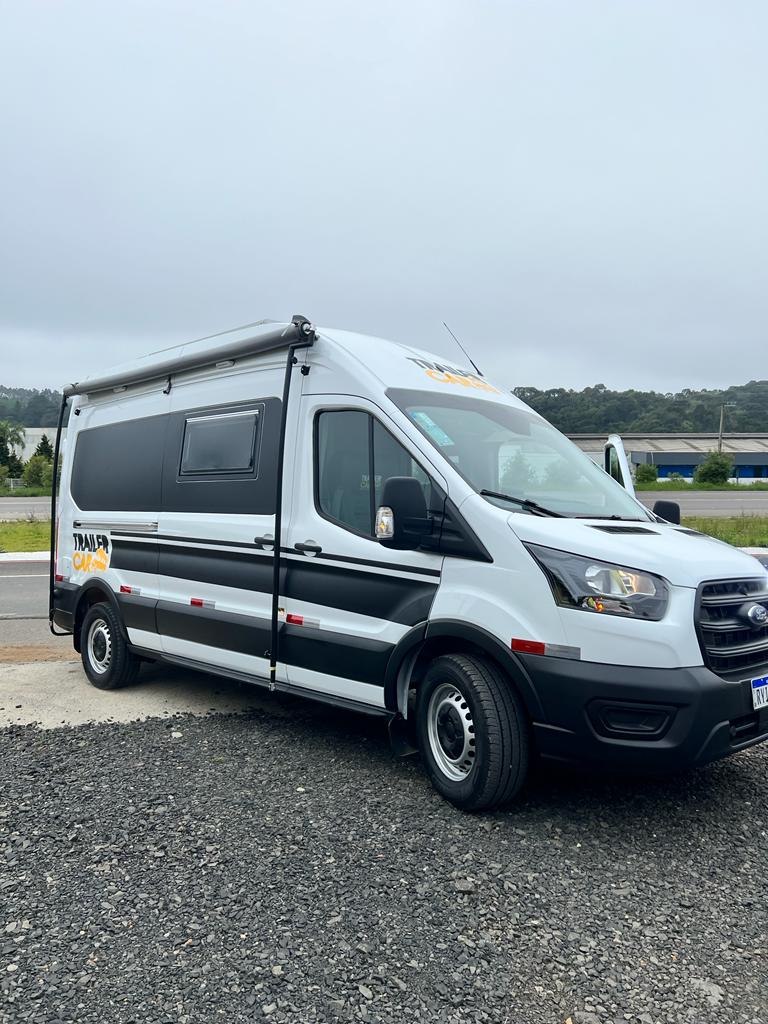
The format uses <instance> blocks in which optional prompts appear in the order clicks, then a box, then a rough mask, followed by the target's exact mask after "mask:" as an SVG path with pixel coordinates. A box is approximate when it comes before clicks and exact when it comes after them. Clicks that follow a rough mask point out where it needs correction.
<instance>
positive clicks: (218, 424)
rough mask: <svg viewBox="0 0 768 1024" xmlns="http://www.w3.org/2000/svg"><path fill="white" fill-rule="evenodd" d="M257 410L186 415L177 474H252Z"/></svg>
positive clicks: (254, 464)
mask: <svg viewBox="0 0 768 1024" xmlns="http://www.w3.org/2000/svg"><path fill="white" fill-rule="evenodd" d="M257 429H258V410H254V409H247V410H244V411H242V412H229V413H220V414H218V415H214V416H210V415H209V416H190V417H188V419H187V421H186V423H185V425H184V442H183V444H182V449H181V469H180V474H181V476H200V475H206V476H208V475H211V474H222V473H225V474H230V473H253V471H254V469H255V466H256V435H257Z"/></svg>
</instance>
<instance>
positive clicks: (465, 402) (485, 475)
mask: <svg viewBox="0 0 768 1024" xmlns="http://www.w3.org/2000/svg"><path fill="white" fill-rule="evenodd" d="M387 396H388V397H389V398H390V399H391V400H392V401H393V402H394V403H395V405H397V407H398V408H399V409H400V410H401V411H402V412H404V413H405V415H406V416H407V417H408V419H409V420H410V421H411V422H412V423H413V424H414V426H416V427H417V428H418V429H419V430H420V431H421V433H422V434H423V435H424V436H425V437H426V438H427V439H428V440H429V442H430V443H431V444H432V445H434V446H435V448H437V450H438V451H439V452H440V454H441V455H443V456H444V457H445V458H446V459H447V460H448V462H450V463H451V464H452V465H453V466H454V467H455V469H456V470H458V472H459V473H460V474H461V475H462V476H463V477H464V479H465V480H466V481H467V482H468V483H469V484H471V485H472V487H474V489H475V490H476V491H478V492H483V491H496V492H498V493H499V494H505V495H509V496H510V497H513V498H516V499H522V500H524V501H529V502H531V503H534V504H535V505H539V506H543V507H544V508H545V509H551V510H552V511H553V512H555V513H557V514H559V515H564V516H572V517H580V516H583V517H585V518H617V519H636V520H650V519H651V518H652V517H651V515H650V513H647V512H645V510H644V509H643V508H642V506H640V505H639V504H638V502H636V501H635V500H634V498H632V497H631V495H629V494H627V492H626V491H625V490H624V488H623V487H622V486H621V485H620V484H618V483H616V481H615V480H612V479H611V477H610V476H608V474H607V473H606V472H604V470H603V469H602V468H601V467H600V466H598V465H597V464H596V463H594V462H593V461H592V460H591V459H590V458H589V456H588V455H585V454H584V452H582V451H581V449H580V448H577V447H576V445H575V444H573V443H572V442H571V441H569V440H568V438H567V437H565V436H564V435H563V434H561V433H560V431H559V430H556V429H555V428H554V427H553V426H551V424H549V423H547V421H546V420H543V419H541V417H540V416H537V415H536V414H535V413H533V412H531V411H530V410H528V409H525V408H516V407H515V406H513V405H506V404H503V403H502V402H494V401H492V400H488V399H482V398H470V397H468V396H464V395H436V394H434V392H431V391H411V390H406V389H402V388H390V389H389V390H388V391H387ZM484 497H485V498H486V500H487V501H490V502H491V503H492V504H494V505H498V506H499V507H500V508H508V509H510V510H514V511H516V512H522V513H525V512H529V513H531V512H533V513H534V514H535V509H531V508H526V507H525V506H523V505H521V504H520V503H519V500H518V501H517V502H512V501H507V500H506V499H504V498H501V497H491V496H489V495H484Z"/></svg>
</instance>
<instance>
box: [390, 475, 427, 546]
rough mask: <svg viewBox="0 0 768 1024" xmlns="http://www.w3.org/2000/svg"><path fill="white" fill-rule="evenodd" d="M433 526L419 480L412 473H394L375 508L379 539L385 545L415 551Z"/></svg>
mask: <svg viewBox="0 0 768 1024" xmlns="http://www.w3.org/2000/svg"><path fill="white" fill-rule="evenodd" d="M431 529H432V524H431V522H430V520H429V519H428V517H427V501H426V498H425V497H424V489H423V488H422V486H421V484H420V483H419V481H418V480H416V479H414V477H412V476H391V477H390V478H389V479H388V480H387V481H386V483H385V484H384V491H383V493H382V496H381V505H380V507H379V508H378V509H377V510H376V539H377V540H378V541H379V542H380V543H381V544H383V545H384V547H386V548H398V549H399V550H401V551H413V550H415V549H416V548H417V547H419V545H420V544H421V541H422V538H423V537H425V536H426V535H427V534H428V533H430V531H431Z"/></svg>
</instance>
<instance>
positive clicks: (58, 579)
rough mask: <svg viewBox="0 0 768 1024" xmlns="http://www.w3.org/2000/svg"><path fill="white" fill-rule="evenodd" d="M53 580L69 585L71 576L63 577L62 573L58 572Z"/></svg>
mask: <svg viewBox="0 0 768 1024" xmlns="http://www.w3.org/2000/svg"><path fill="white" fill-rule="evenodd" d="M53 578H54V580H55V581H56V583H67V582H68V581H69V576H62V575H61V573H60V572H57V573H56V575H55V576H54V577H53Z"/></svg>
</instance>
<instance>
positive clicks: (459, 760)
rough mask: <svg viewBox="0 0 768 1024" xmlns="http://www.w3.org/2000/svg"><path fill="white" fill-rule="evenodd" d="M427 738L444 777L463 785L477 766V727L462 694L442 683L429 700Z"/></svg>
mask: <svg viewBox="0 0 768 1024" xmlns="http://www.w3.org/2000/svg"><path fill="white" fill-rule="evenodd" d="M427 736H428V738H429V747H430V750H431V752H432V757H433V758H434V759H435V763H436V764H437V767H438V768H439V769H440V771H441V772H442V773H443V775H445V776H446V778H448V779H450V780H451V781H452V782H463V781H464V780H465V779H466V778H468V776H469V774H470V773H471V771H472V769H473V768H474V765H475V726H474V723H473V721H472V712H471V711H470V709H469V704H468V703H467V701H466V698H465V697H464V695H463V694H462V692H461V691H460V690H459V689H457V687H455V686H454V685H453V683H440V685H439V686H437V687H436V688H435V691H434V693H433V694H432V696H431V697H430V698H429V706H428V708H427Z"/></svg>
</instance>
